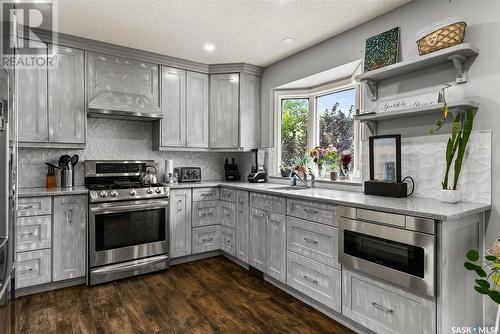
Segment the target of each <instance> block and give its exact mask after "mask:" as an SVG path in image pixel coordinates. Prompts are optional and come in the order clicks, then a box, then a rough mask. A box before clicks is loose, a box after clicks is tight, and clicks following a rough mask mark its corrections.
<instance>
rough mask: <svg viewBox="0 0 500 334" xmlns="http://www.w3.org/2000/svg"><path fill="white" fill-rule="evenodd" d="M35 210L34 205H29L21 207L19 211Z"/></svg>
mask: <svg viewBox="0 0 500 334" xmlns="http://www.w3.org/2000/svg"><path fill="white" fill-rule="evenodd" d="M34 208H35V205H34V204H31V205H26V206H23V207H21V208H20V209H21V210H28V209H34Z"/></svg>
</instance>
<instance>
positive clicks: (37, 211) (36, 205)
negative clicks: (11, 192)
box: [17, 196, 52, 217]
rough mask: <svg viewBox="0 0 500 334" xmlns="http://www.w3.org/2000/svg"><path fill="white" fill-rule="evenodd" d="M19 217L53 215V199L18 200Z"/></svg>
mask: <svg viewBox="0 0 500 334" xmlns="http://www.w3.org/2000/svg"><path fill="white" fill-rule="evenodd" d="M17 214H18V217H27V216H41V215H50V214H52V198H51V197H50V196H45V197H24V198H19V200H18V211H17Z"/></svg>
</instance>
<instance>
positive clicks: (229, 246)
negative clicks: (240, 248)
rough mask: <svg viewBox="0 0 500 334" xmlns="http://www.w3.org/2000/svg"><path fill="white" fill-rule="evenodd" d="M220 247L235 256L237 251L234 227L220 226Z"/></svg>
mask: <svg viewBox="0 0 500 334" xmlns="http://www.w3.org/2000/svg"><path fill="white" fill-rule="evenodd" d="M220 249H221V250H222V251H224V252H226V253H228V254H229V255H232V256H234V255H235V252H236V248H235V242H234V229H232V228H229V227H227V226H221V228H220Z"/></svg>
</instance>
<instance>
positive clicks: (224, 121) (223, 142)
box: [210, 73, 239, 148]
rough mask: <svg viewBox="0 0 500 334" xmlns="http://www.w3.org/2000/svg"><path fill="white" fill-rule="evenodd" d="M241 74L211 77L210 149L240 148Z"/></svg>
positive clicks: (214, 75)
mask: <svg viewBox="0 0 500 334" xmlns="http://www.w3.org/2000/svg"><path fill="white" fill-rule="evenodd" d="M238 114H239V74H234V73H233V74H213V75H211V76H210V147H213V148H237V147H238V146H239V142H238V138H239V120H238Z"/></svg>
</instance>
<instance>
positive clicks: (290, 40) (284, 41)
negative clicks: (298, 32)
mask: <svg viewBox="0 0 500 334" xmlns="http://www.w3.org/2000/svg"><path fill="white" fill-rule="evenodd" d="M294 41H295V38H293V37H285V38H283V40H282V42H283V43H285V44H291V43H293V42H294Z"/></svg>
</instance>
